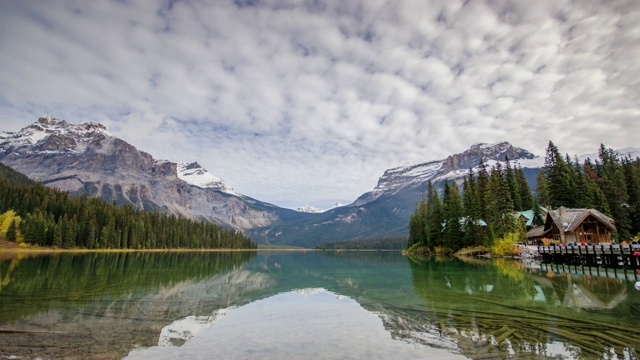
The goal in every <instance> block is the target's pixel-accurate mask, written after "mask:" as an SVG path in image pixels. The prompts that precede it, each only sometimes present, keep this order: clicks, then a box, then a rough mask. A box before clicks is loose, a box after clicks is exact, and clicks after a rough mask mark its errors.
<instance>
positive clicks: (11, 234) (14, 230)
mask: <svg viewBox="0 0 640 360" xmlns="http://www.w3.org/2000/svg"><path fill="white" fill-rule="evenodd" d="M17 239H18V225H16V219H15V218H14V219H13V220H11V224H9V228H8V229H7V240H11V241H16V240H17Z"/></svg>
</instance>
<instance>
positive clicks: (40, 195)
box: [0, 164, 257, 249]
mask: <svg viewBox="0 0 640 360" xmlns="http://www.w3.org/2000/svg"><path fill="white" fill-rule="evenodd" d="M0 214H2V215H0V225H1V224H7V223H8V225H6V235H5V237H6V238H7V239H9V240H13V241H21V242H24V243H25V244H31V245H37V246H53V247H60V248H67V249H69V248H86V249H165V248H166V249H168V248H171V249H178V248H189V249H205V248H206V249H255V248H256V247H257V245H256V243H255V242H253V241H252V240H251V239H249V238H248V237H246V236H244V235H243V234H242V233H241V232H239V231H235V230H228V229H224V228H221V227H220V226H218V225H216V224H213V223H208V222H205V221H193V220H190V219H186V218H182V217H177V216H175V215H167V214H161V213H158V212H145V211H142V210H137V209H134V208H133V207H131V206H128V205H123V206H120V207H119V206H116V205H115V204H109V203H107V202H105V201H104V200H102V199H100V198H89V197H88V196H86V195H83V196H80V197H73V196H70V195H69V194H68V193H66V192H63V191H59V190H56V189H51V188H47V187H45V186H43V185H41V184H38V183H36V182H34V181H32V180H30V179H28V178H27V177H26V176H24V175H22V174H19V173H16V172H15V171H13V169H11V168H9V167H7V166H5V165H2V164H0ZM2 230H4V229H2Z"/></svg>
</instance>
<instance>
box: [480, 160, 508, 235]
mask: <svg viewBox="0 0 640 360" xmlns="http://www.w3.org/2000/svg"><path fill="white" fill-rule="evenodd" d="M486 204H487V210H486V211H487V224H488V225H489V229H490V230H491V233H492V235H493V238H494V239H497V238H500V237H503V236H504V235H505V234H506V233H508V232H511V231H512V230H513V226H514V224H513V221H512V219H511V217H510V216H509V215H511V213H512V212H513V202H512V200H511V195H510V192H509V186H508V185H507V182H506V180H505V177H504V174H503V170H502V165H500V163H497V164H496V165H495V166H494V168H493V170H492V171H491V176H490V178H489V191H488V192H487V194H486Z"/></svg>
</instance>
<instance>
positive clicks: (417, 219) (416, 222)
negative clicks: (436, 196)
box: [407, 195, 427, 248]
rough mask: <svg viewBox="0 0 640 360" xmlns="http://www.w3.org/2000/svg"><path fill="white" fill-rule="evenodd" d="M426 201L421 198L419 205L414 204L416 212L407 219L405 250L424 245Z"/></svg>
mask: <svg viewBox="0 0 640 360" xmlns="http://www.w3.org/2000/svg"><path fill="white" fill-rule="evenodd" d="M426 209H427V201H426V200H425V198H424V195H423V196H422V199H420V202H419V203H416V211H415V212H414V213H413V214H412V215H411V218H410V219H409V241H408V243H407V248H411V247H412V246H413V245H415V244H418V245H424V244H425V242H426V240H427V235H426V219H427V210H426Z"/></svg>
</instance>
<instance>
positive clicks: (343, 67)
mask: <svg viewBox="0 0 640 360" xmlns="http://www.w3.org/2000/svg"><path fill="white" fill-rule="evenodd" d="M638 24H640V3H638V2H637V1H633V0H629V1H604V0H602V1H595V0H586V1H568V0H554V1H552V0H548V1H537V2H524V1H512V0H503V1H475V0H472V1H444V0H443V1H386V0H377V1H373V0H362V1H355V0H354V1H346V2H345V1H337V0H336V1H320V0H308V1H293V0H292V1H276V0H269V1H266V0H265V1H240V0H238V1H235V2H234V1H205V0H192V1H162V2H161V1H143V0H131V1H125V0H121V1H115V0H114V1H106V0H105V1H92V2H87V1H80V0H77V1H72V0H51V1H28V2H27V1H18V0H8V1H3V2H2V3H0V34H1V35H0V49H2V51H3V54H4V55H3V56H2V57H0V125H2V129H3V130H17V129H19V128H21V127H23V126H26V125H28V124H29V123H31V122H33V121H35V119H36V118H37V116H39V115H41V114H44V113H48V114H51V115H53V116H57V117H62V118H65V119H67V120H70V121H84V120H93V121H100V122H103V123H104V124H105V125H106V126H107V127H108V128H109V131H110V132H112V133H114V134H115V135H118V136H120V137H122V138H124V139H125V140H127V141H129V142H131V143H132V144H134V145H136V146H138V147H139V148H141V149H143V150H145V151H148V152H150V153H152V154H154V155H155V156H157V157H159V158H166V159H170V160H173V161H188V160H197V161H199V162H200V163H201V164H202V165H204V166H205V167H206V168H208V169H209V171H210V172H212V173H214V174H216V175H218V176H220V177H222V178H224V179H225V180H226V181H227V182H228V183H229V184H230V185H231V186H233V187H234V188H235V189H236V190H237V191H239V192H241V193H244V194H247V195H249V196H253V197H255V198H258V199H260V200H265V201H270V202H273V203H275V204H277V205H281V206H285V207H296V206H299V205H304V204H309V205H314V206H318V207H327V206H330V205H331V204H332V203H335V202H341V203H348V202H351V201H353V200H354V199H355V198H356V197H357V196H358V195H360V194H362V193H363V192H366V191H368V190H370V189H371V188H372V187H373V186H374V185H375V183H376V181H377V178H378V177H379V176H380V175H381V174H382V172H383V171H384V170H385V169H387V168H389V167H394V166H398V165H401V164H404V163H417V162H423V161H427V160H433V159H437V158H442V157H444V156H446V155H448V154H450V153H453V152H458V151H462V150H464V149H466V148H468V146H469V145H471V144H473V143H475V142H479V141H484V142H496V141H502V140H507V141H511V142H512V143H513V144H514V145H516V146H520V147H524V148H527V149H528V150H530V151H533V152H537V153H538V154H542V152H543V150H544V148H545V146H546V144H547V142H548V141H549V140H553V141H554V143H556V144H557V145H558V146H559V147H560V149H561V150H562V151H564V152H567V153H570V154H582V153H588V152H593V151H594V149H596V148H597V147H598V146H599V144H600V143H605V144H606V145H607V146H610V147H614V148H621V147H628V146H635V145H636V141H634V140H635V139H633V138H632V134H635V133H638V132H639V130H640V129H639V127H640V125H639V124H640V122H639V121H638V120H640V105H639V104H640V101H639V99H640V82H639V81H638V79H639V78H640V63H638V61H637V59H638V58H640V25H638Z"/></svg>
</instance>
